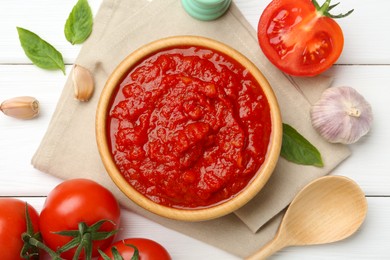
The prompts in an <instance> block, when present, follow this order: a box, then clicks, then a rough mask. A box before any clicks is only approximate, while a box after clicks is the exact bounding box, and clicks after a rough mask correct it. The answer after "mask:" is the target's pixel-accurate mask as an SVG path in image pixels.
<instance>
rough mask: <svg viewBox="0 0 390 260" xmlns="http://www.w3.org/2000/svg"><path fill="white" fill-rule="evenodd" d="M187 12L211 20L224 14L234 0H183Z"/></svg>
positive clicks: (200, 18)
mask: <svg viewBox="0 0 390 260" xmlns="http://www.w3.org/2000/svg"><path fill="white" fill-rule="evenodd" d="M181 2H182V5H183V7H184V9H185V10H186V12H187V13H188V14H189V15H191V16H192V17H194V18H196V19H198V20H203V21H210V20H215V19H217V18H218V17H220V16H222V15H223V14H224V13H225V12H226V11H227V10H228V8H229V6H230V4H231V2H232V0H181Z"/></svg>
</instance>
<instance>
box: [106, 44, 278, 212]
mask: <svg viewBox="0 0 390 260" xmlns="http://www.w3.org/2000/svg"><path fill="white" fill-rule="evenodd" d="M107 120H108V125H109V127H108V131H109V133H108V136H109V145H110V151H111V153H112V157H113V159H114V161H115V164H116V166H117V168H118V169H119V171H120V172H121V174H122V175H123V176H124V178H125V179H126V180H127V181H128V182H129V183H130V185H132V186H133V187H134V188H135V189H136V190H137V191H138V192H140V193H141V194H143V195H144V196H146V197H147V198H149V199H150V200H152V201H154V202H156V203H158V204H161V205H164V206H168V207H173V208H191V209H193V208H203V207H207V206H210V205H215V204H219V203H221V202H223V201H226V200H228V199H230V198H232V197H234V196H235V195H236V194H238V193H239V192H240V191H241V190H242V189H244V188H245V187H246V186H247V185H248V183H250V181H251V179H252V178H253V177H254V175H255V174H256V172H257V170H258V169H259V167H260V166H261V165H262V163H263V161H264V159H265V156H266V153H267V150H268V144H269V141H270V135H271V130H272V129H271V128H272V126H271V115H270V106H269V103H268V100H267V98H266V96H265V94H264V93H263V91H262V89H261V87H260V85H259V83H257V81H256V80H255V79H254V77H253V76H252V75H251V74H250V73H249V71H248V70H247V69H246V68H245V67H243V66H242V65H241V64H239V63H238V62H236V61H235V60H234V59H232V58H230V57H229V56H227V55H225V54H223V53H220V52H218V51H215V50H212V49H208V48H205V47H184V46H183V47H173V48H169V49H165V50H163V51H159V52H157V53H154V54H153V55H151V56H149V57H147V58H146V59H144V60H143V61H142V62H140V63H139V64H138V65H136V66H135V67H133V68H132V69H131V70H130V71H129V72H128V73H127V74H126V75H125V77H124V78H123V80H122V81H121V83H120V84H119V85H118V87H117V92H116V94H115V96H114V98H113V100H112V103H111V107H110V110H109V114H108V118H107Z"/></svg>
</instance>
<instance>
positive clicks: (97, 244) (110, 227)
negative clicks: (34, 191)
mask: <svg viewBox="0 0 390 260" xmlns="http://www.w3.org/2000/svg"><path fill="white" fill-rule="evenodd" d="M119 223H120V208H119V204H118V202H117V200H116V198H115V197H114V195H113V194H112V193H111V192H110V191H109V190H108V189H106V188H105V187H103V186H101V185H100V184H98V183H96V182H94V181H92V180H87V179H71V180H67V181H64V182H62V183H60V184H59V185H58V186H56V187H55V188H54V189H53V190H52V191H51V192H50V193H49V194H48V196H47V198H46V201H45V204H44V206H43V209H42V212H41V214H40V231H41V235H42V238H43V241H44V243H45V245H47V246H48V247H49V248H50V249H51V250H52V251H55V252H56V253H57V254H59V255H60V256H61V258H64V259H79V257H84V258H86V259H91V257H92V256H97V255H98V248H105V247H107V246H109V245H110V244H111V243H112V241H113V240H114V237H115V234H116V232H117V229H118V227H119ZM55 259H60V258H59V257H58V258H55Z"/></svg>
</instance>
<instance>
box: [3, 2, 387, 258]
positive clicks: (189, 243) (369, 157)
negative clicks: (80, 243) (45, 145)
mask: <svg viewBox="0 0 390 260" xmlns="http://www.w3.org/2000/svg"><path fill="white" fill-rule="evenodd" d="M178 1H179V0H178ZM89 2H90V5H91V7H92V9H93V12H94V13H95V14H96V11H97V9H98V7H99V5H100V3H101V0H89ZM235 2H236V4H237V5H238V6H239V8H240V9H241V10H242V12H243V13H244V14H245V16H246V17H247V19H248V20H249V21H250V23H251V24H252V25H253V26H254V27H256V26H257V22H258V19H259V16H260V14H261V12H262V10H263V9H264V7H265V6H266V4H267V3H268V2H269V0H267V1H264V0H235ZM321 2H322V1H321ZM75 3H76V0H73V1H62V0H34V1H22V0H1V1H0V24H1V26H0V35H1V40H0V102H1V101H3V100H5V99H8V98H11V97H15V96H23V95H31V96H34V97H36V98H37V99H38V100H39V101H40V104H41V115H40V116H39V118H37V119H34V120H29V121H22V120H16V119H12V118H8V117H5V116H3V115H0V196H1V197H18V198H20V199H22V200H25V201H28V202H29V203H31V204H32V205H33V206H34V207H35V208H36V209H37V210H38V211H40V209H41V207H42V205H43V202H44V200H45V196H46V195H47V194H48V193H49V191H50V190H51V189H53V188H54V187H55V186H56V185H57V184H59V183H60V182H61V180H59V179H56V178H54V177H52V176H49V175H47V174H45V173H42V172H39V171H37V170H35V169H34V168H33V167H32V166H31V164H30V160H31V158H32V155H33V154H34V152H35V150H36V149H37V147H38V145H39V143H40V141H41V139H42V137H43V135H44V133H45V131H46V129H47V126H48V123H49V120H50V118H51V116H52V113H53V112H54V109H55V105H56V103H57V100H58V98H59V96H60V93H61V90H62V87H63V85H64V82H65V80H66V77H65V76H63V75H62V73H61V72H50V71H44V70H42V69H39V68H37V67H35V66H33V65H32V64H31V62H30V61H29V60H28V59H27V58H26V56H25V55H24V52H23V50H22V49H21V47H20V44H19V40H18V35H17V31H16V26H21V27H25V28H28V29H30V30H32V31H34V32H35V33H37V34H38V35H40V36H41V37H42V38H44V39H45V40H47V41H48V42H50V43H51V44H52V45H54V46H55V47H56V48H57V49H59V50H60V51H61V52H62V54H63V55H64V59H65V62H66V64H67V66H66V69H67V72H68V74H69V71H70V68H71V65H72V63H73V61H74V59H75V57H76V56H77V54H78V52H79V50H80V46H72V45H70V44H69V43H68V42H67V41H66V40H65V37H64V36H63V26H64V23H65V20H66V18H67V16H68V14H69V12H70V10H71V8H72V6H73V5H74V4H75ZM351 8H354V9H355V11H354V13H353V14H352V15H351V16H349V17H347V18H344V19H340V20H338V22H339V24H340V25H341V27H342V28H343V31H344V36H345V46H344V51H343V54H342V56H341V57H340V59H339V61H338V62H337V64H336V65H335V66H333V67H332V68H331V69H330V70H329V71H327V72H326V73H325V74H327V75H332V76H334V77H335V81H334V85H335V86H341V85H348V86H352V87H354V88H356V89H357V90H358V91H359V92H360V93H361V94H363V95H364V96H365V97H366V98H367V99H368V100H369V101H370V103H371V105H372V107H373V111H374V115H375V121H374V125H373V128H372V131H371V132H370V133H369V134H368V135H367V136H365V137H364V138H363V139H361V140H360V141H359V142H358V143H357V144H354V145H351V149H352V152H353V154H352V156H351V157H350V158H349V159H348V160H347V161H345V162H344V163H343V164H342V165H340V166H339V167H338V168H337V169H336V170H335V171H334V172H333V174H336V175H344V176H347V177H349V178H351V179H353V180H355V181H356V182H357V183H358V184H359V185H360V186H361V187H362V189H363V190H364V192H365V193H366V196H367V200H368V206H369V210H368V215H367V219H366V221H365V223H364V225H363V226H362V228H361V229H360V230H359V231H358V233H356V234H355V235H354V236H353V237H351V238H349V239H347V240H344V241H341V242H338V243H334V244H330V245H320V246H310V247H304V248H303V247H294V248H287V249H284V250H282V251H280V252H278V253H277V254H276V255H274V259H390V244H389V243H390V242H389V241H390V172H389V166H388V164H387V163H388V160H389V159H390V156H389V155H390V152H389V150H390V138H389V133H390V120H389V119H388V118H389V111H390V110H389V108H388V107H387V106H388V105H389V101H390V47H388V46H389V41H390V16H389V15H388V10H390V1H387V0H372V1H363V0H360V1H353V0H343V1H342V3H341V4H340V6H339V7H337V10H335V12H339V11H340V12H345V11H348V10H349V9H351ZM122 215H123V230H122V231H121V233H120V234H119V236H120V238H123V237H136V236H137V237H147V238H151V239H154V240H156V241H158V242H160V243H161V244H163V245H164V246H165V247H166V248H167V249H168V251H169V252H170V254H171V255H172V257H173V259H237V258H236V257H235V256H232V255H230V254H228V253H226V252H223V251H221V250H219V249H217V248H214V247H212V246H209V245H207V244H204V243H202V242H199V241H197V240H194V239H192V238H189V237H187V236H184V235H182V234H180V233H177V232H175V231H172V230H169V229H167V228H164V227H162V226H160V225H158V224H156V223H153V222H151V221H149V220H147V219H144V218H143V217H140V216H138V215H135V214H134V213H132V212H128V211H125V210H123V211H122Z"/></svg>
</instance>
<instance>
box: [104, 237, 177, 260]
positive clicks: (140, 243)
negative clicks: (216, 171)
mask: <svg viewBox="0 0 390 260" xmlns="http://www.w3.org/2000/svg"><path fill="white" fill-rule="evenodd" d="M133 246H134V247H136V248H137V250H138V254H139V257H138V258H136V259H139V260H170V259H171V256H170V255H169V253H168V251H167V250H166V249H165V248H164V247H163V246H162V245H160V244H159V243H157V242H155V241H153V240H150V239H146V238H127V239H124V240H120V241H117V242H115V243H114V244H112V245H111V246H110V247H108V248H106V249H105V250H104V251H103V253H104V254H106V255H107V256H108V257H109V258H110V259H117V258H114V256H113V252H112V250H113V248H116V249H117V250H118V252H119V254H120V255H121V257H122V258H123V259H125V260H128V259H133V258H132V257H133V255H134V248H133ZM98 260H104V258H103V257H102V256H100V257H99V258H98Z"/></svg>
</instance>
